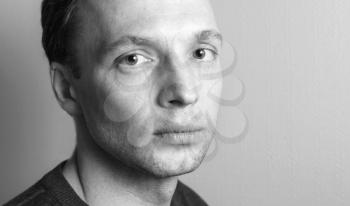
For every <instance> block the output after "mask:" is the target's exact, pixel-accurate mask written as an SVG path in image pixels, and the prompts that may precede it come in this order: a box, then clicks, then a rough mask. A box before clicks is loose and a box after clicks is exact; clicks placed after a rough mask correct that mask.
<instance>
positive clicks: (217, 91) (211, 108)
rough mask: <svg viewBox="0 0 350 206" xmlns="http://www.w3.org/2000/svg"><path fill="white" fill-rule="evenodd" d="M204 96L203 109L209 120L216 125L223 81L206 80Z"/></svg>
mask: <svg viewBox="0 0 350 206" xmlns="http://www.w3.org/2000/svg"><path fill="white" fill-rule="evenodd" d="M204 82H205V83H204V86H203V94H202V104H201V105H202V107H203V108H202V109H203V111H204V112H205V113H206V115H207V118H208V120H210V121H211V122H212V123H215V122H216V120H217V114H218V110H219V107H220V97H221V92H222V79H216V80H205V81H204Z"/></svg>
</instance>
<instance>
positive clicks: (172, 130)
mask: <svg viewBox="0 0 350 206" xmlns="http://www.w3.org/2000/svg"><path fill="white" fill-rule="evenodd" d="M203 131H204V128H203V127H197V126H179V125H176V126H174V125H173V126H168V127H163V128H161V129H157V130H156V131H155V132H154V133H153V134H154V135H155V136H157V137H159V138H160V139H161V140H163V141H165V142H166V143H169V144H174V145H190V144H194V143H196V142H198V141H199V140H200V137H201V133H203Z"/></svg>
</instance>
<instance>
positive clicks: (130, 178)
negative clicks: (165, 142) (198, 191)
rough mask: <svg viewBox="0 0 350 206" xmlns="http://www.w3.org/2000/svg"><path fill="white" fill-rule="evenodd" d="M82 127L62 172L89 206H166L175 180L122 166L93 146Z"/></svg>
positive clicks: (172, 191)
mask: <svg viewBox="0 0 350 206" xmlns="http://www.w3.org/2000/svg"><path fill="white" fill-rule="evenodd" d="M82 125H85V124H82ZM82 125H79V124H77V140H78V144H77V149H76V152H75V153H74V155H73V157H72V158H71V159H70V160H69V161H68V163H67V164H66V167H65V168H64V172H63V173H64V176H65V177H66V179H67V180H68V182H69V183H70V184H71V185H72V187H73V189H74V190H76V193H77V194H78V195H79V196H80V197H81V198H82V199H83V200H85V201H86V202H87V203H88V204H89V205H92V206H99V205H103V206H109V205H133V206H137V205H143V206H154V205H159V206H169V205H170V203H171V198H172V196H173V194H174V192H175V188H176V185H177V178H176V177H171V178H156V177H154V176H152V175H150V174H148V173H146V172H143V171H140V170H137V169H134V168H130V167H128V166H126V165H125V164H123V163H122V162H120V161H119V160H117V159H116V158H114V157H112V156H111V155H109V154H108V153H107V152H105V151H103V150H102V149H101V148H100V147H99V146H97V145H96V144H95V143H94V142H93V140H92V138H91V135H90V134H89V132H88V130H87V129H86V127H85V126H82Z"/></svg>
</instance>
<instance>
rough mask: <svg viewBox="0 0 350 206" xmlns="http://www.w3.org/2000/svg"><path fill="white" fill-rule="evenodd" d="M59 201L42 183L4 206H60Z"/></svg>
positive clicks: (38, 183)
mask: <svg viewBox="0 0 350 206" xmlns="http://www.w3.org/2000/svg"><path fill="white" fill-rule="evenodd" d="M56 202H57V201H56V200H55V198H54V197H53V196H51V195H50V194H49V192H48V191H47V190H46V189H45V187H44V186H43V185H42V184H41V182H40V181H39V182H37V183H36V184H34V185H33V186H31V187H30V188H28V189H27V190H26V191H24V192H23V193H21V194H20V195H18V196H17V197H15V198H13V199H12V200H10V201H9V202H7V203H5V204H4V206H34V205H36V206H56V205H57V206H58V205H59V204H58V203H56Z"/></svg>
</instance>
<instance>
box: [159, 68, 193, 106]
mask: <svg viewBox="0 0 350 206" xmlns="http://www.w3.org/2000/svg"><path fill="white" fill-rule="evenodd" d="M164 73H165V74H164V76H165V79H164V83H163V85H162V86H161V89H160V92H159V96H158V103H159V105H160V106H161V107H163V108H167V109H174V108H184V107H187V106H189V105H193V104H195V103H196V102H197V101H198V97H199V94H198V92H199V86H198V80H197V77H196V75H194V74H193V72H191V71H190V70H188V69H184V68H176V67H173V68H172V69H166V71H164Z"/></svg>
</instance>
